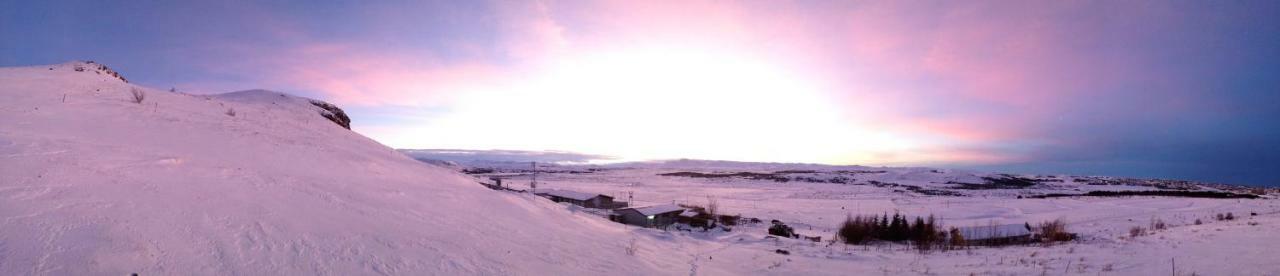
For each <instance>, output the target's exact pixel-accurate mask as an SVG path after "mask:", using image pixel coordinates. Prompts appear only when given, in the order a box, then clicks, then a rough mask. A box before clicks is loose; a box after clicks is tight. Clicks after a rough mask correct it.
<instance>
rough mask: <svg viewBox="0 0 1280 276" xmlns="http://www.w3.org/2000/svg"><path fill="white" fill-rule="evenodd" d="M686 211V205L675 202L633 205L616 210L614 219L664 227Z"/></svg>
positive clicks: (674, 221)
mask: <svg viewBox="0 0 1280 276" xmlns="http://www.w3.org/2000/svg"><path fill="white" fill-rule="evenodd" d="M684 211H685V209H684V207H680V206H677V205H674V204H663V205H653V206H645V207H631V208H621V209H617V210H614V211H613V213H614V215H613V216H610V217H611V218H612V219H613V220H614V221H617V222H621V223H626V224H630V225H636V226H644V227H654V228H662V227H666V226H668V225H671V224H673V223H676V218H677V217H679V216H680V213H683V212H684Z"/></svg>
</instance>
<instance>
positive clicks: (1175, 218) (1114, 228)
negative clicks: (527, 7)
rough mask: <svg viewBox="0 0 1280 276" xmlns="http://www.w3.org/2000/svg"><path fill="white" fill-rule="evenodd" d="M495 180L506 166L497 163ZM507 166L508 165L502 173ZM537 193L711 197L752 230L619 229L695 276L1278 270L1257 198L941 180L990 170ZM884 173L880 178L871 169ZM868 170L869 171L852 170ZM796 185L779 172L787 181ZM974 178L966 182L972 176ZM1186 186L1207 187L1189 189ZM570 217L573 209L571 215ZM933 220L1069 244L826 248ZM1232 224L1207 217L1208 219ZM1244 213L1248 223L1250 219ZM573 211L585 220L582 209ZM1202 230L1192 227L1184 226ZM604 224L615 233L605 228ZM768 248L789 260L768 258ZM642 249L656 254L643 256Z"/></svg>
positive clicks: (691, 168) (650, 167)
mask: <svg viewBox="0 0 1280 276" xmlns="http://www.w3.org/2000/svg"><path fill="white" fill-rule="evenodd" d="M493 167H496V169H497V170H499V171H503V170H504V168H505V171H520V170H521V169H520V168H519V167H518V166H515V165H511V164H507V165H500V166H493ZM513 168H514V169H513ZM850 170H854V171H859V172H858V173H853V174H848V173H845V175H853V176H852V178H855V179H858V180H856V181H849V183H845V184H838V183H814V182H805V181H794V180H793V181H787V182H779V181H775V180H770V179H752V177H716V178H701V177H687V176H665V175H664V174H672V173H687V172H699V173H705V174H734V173H741V172H753V173H759V174H768V173H769V172H778V171H816V172H813V173H807V172H806V173H803V175H805V176H799V177H800V178H803V177H807V176H820V175H826V176H828V177H830V176H831V175H833V173H830V172H831V171H850ZM539 171H542V172H540V173H539V174H538V176H537V180H538V188H551V189H567V190H575V191H582V192H591V193H600V194H604V195H611V196H614V197H616V198H618V199H619V200H624V201H625V200H626V199H627V196H628V193H630V194H631V195H632V196H633V199H634V202H635V203H634V204H633V205H650V204H663V203H673V202H674V203H679V204H690V205H704V206H705V205H706V204H707V202H708V198H712V199H714V200H715V201H717V203H718V204H719V206H720V209H721V210H722V211H721V213H725V214H741V215H743V216H744V217H752V218H759V219H761V220H763V221H764V222H765V223H761V224H752V225H742V226H739V227H736V228H734V229H733V231H731V232H727V233H725V232H713V233H701V232H682V231H666V232H664V231H660V230H653V229H637V230H633V231H636V232H638V233H641V234H644V235H651V236H655V237H663V238H670V239H673V240H677V241H681V242H680V244H683V247H687V248H685V249H681V250H680V251H683V253H684V254H692V255H696V256H699V257H700V258H699V260H698V263H699V268H701V269H703V270H704V271H703V272H710V271H716V272H723V273H726V274H737V273H751V274H755V273H765V274H778V275H795V274H794V273H803V274H845V275H872V274H876V275H879V274H888V275H892V274H900V273H907V274H938V275H969V274H971V273H972V274H977V275H1027V274H1035V275H1038V274H1050V275H1058V274H1085V275H1098V274H1101V275H1169V274H1170V272H1173V270H1174V269H1177V270H1178V275H1192V274H1197V275H1276V274H1278V273H1280V257H1277V255H1276V254H1280V251H1277V249H1275V248H1277V246H1280V239H1278V238H1280V236H1277V235H1276V234H1275V233H1276V232H1277V230H1280V225H1278V224H1277V223H1280V201H1278V200H1275V199H1270V198H1265V199H1209V198H1183V197H1153V196H1134V197H1062V198H1047V199H1040V198H1029V197H1028V198H1019V195H1026V196H1030V195H1036V194H1045V193H1057V192H1077V193H1078V192H1082V191H1092V190H1158V189H1157V188H1154V187H1147V186H1129V185H1118V186H1100V185H1087V184H1086V183H1083V182H1081V183H1076V182H1075V181H1072V180H1070V179H1075V177H1070V176H1056V177H1053V178H1064V179H1069V180H1068V181H1063V182H1049V183H1043V184H1037V185H1036V186H1032V187H1027V188H1021V189H989V190H967V189H948V188H946V187H957V186H958V185H955V184H946V182H947V181H949V180H955V179H966V178H968V179H980V177H982V176H992V174H983V173H972V172H954V171H943V170H933V169H919V168H867V167H821V166H818V167H814V166H808V165H767V164H752V163H716V162H711V163H703V162H689V161H675V162H668V163H641V164H618V165H606V166H556V165H551V166H550V167H549V168H542V169H539ZM880 171H884V172H883V173H879V172H880ZM865 172H875V173H865ZM477 176H478V178H480V179H485V178H486V177H490V176H501V177H503V178H505V180H504V184H506V185H508V186H510V187H513V188H516V189H523V188H525V187H527V186H528V183H529V181H530V176H529V175H528V174H527V173H501V172H499V173H494V174H478V175H477ZM795 178H797V177H795V176H793V177H792V179H795ZM870 181H876V182H879V183H896V184H900V185H912V186H918V187H924V188H930V189H938V190H948V191H954V192H956V193H959V194H960V195H957V196H933V195H924V194H920V193H916V192H911V191H905V190H904V189H902V188H901V187H902V186H897V187H893V186H885V187H878V186H876V185H872V184H868V182H870ZM972 182H976V181H972ZM1200 189H1205V190H1212V188H1207V187H1202V188H1200ZM573 208H576V207H573ZM894 212H901V213H903V214H909V215H912V216H916V215H920V216H927V215H934V216H936V217H937V218H939V219H940V221H941V223H942V224H944V225H945V226H948V227H972V226H985V225H990V224H1024V223H1029V224H1032V225H1035V224H1037V223H1040V222H1044V221H1048V220H1054V219H1064V220H1065V221H1067V222H1068V230H1069V231H1071V232H1074V233H1077V234H1080V236H1081V237H1080V239H1079V240H1078V241H1074V242H1069V243H1066V244H1061V245H1054V246H1048V247H1043V246H1011V247H1001V248H982V247H976V248H973V249H969V250H961V251H947V252H933V253H929V254H923V255H922V254H919V253H917V252H916V251H913V250H909V249H907V248H905V246H903V245H875V246H852V247H849V246H844V245H842V244H839V243H836V244H834V245H832V244H830V243H829V242H827V240H828V239H830V238H832V237H834V236H835V231H836V230H837V229H838V227H839V224H840V223H841V222H842V221H843V220H844V218H845V217H846V215H849V214H855V215H856V214H877V215H878V214H885V213H889V214H892V213H894ZM1223 213H1232V214H1234V215H1235V216H1237V217H1238V218H1237V219H1236V220H1232V221H1217V220H1216V219H1215V216H1216V215H1217V214H1223ZM1254 213H1256V214H1257V215H1256V216H1254V215H1251V214H1254ZM583 215H588V216H590V215H589V214H585V213H583ZM775 219H776V220H780V221H783V222H785V223H787V224H788V225H791V226H792V227H794V228H796V229H797V232H798V233H800V234H802V235H808V236H821V237H822V238H823V240H824V241H823V242H810V241H803V240H795V239H785V238H784V239H774V238H766V235H765V232H766V229H765V228H767V226H768V223H767V222H768V221H770V220H775ZM1197 219H1199V220H1201V221H1202V224H1201V225H1195V223H1194V222H1195V221H1196V220H1197ZM1153 220H1160V221H1163V222H1165V223H1167V224H1168V225H1169V226H1168V228H1167V229H1165V230H1161V231H1154V233H1153V234H1151V235H1146V236H1140V237H1137V238H1132V237H1130V233H1129V230H1130V228H1132V227H1134V226H1138V227H1144V228H1149V227H1150V226H1149V225H1150V224H1151V223H1152V221H1153ZM618 227H623V226H621V225H619V226H618ZM776 249H784V250H788V251H790V253H791V254H790V255H780V254H776V253H774V250H776ZM655 250H657V249H656V248H655Z"/></svg>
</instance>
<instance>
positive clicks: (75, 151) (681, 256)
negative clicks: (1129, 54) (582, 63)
mask: <svg viewBox="0 0 1280 276" xmlns="http://www.w3.org/2000/svg"><path fill="white" fill-rule="evenodd" d="M76 68H80V70H76ZM133 89H138V90H139V91H141V92H142V93H144V94H145V98H144V99H143V100H142V101H141V103H136V102H134V101H133V99H132V98H133V96H132V93H131V91H132V90H133ZM325 112H329V114H331V115H332V111H331V110H325V109H322V108H320V107H319V106H317V105H315V104H312V102H311V100H310V99H305V98H299V97H295V96H290V95H287V94H282V93H276V92H270V91H261V90H253V91H244V92H237V93H233V94H225V95H216V96H202V95H187V94H181V93H172V92H167V91H162V90H155V89H150V88H146V87H140V86H136V85H133V84H129V83H127V82H125V81H124V79H123V78H118V77H117V76H116V74H114V72H111V71H109V70H107V69H106V68H105V67H102V66H99V65H97V64H89V63H82V62H74V63H66V64H59V65H49V66H32V67H21V68H3V69H0V114H3V116H0V275H128V274H130V273H138V274H139V275H605V274H616V275H744V274H771V275H880V274H885V275H888V274H904V273H905V274H939V275H970V274H978V275H1028V274H1054V275H1056V274H1086V275H1099V274H1102V275H1167V274H1170V272H1171V270H1173V269H1175V268H1176V269H1177V272H1178V273H1179V274H1182V275H1190V274H1192V273H1197V274H1200V275H1276V274H1280V258H1277V257H1276V256H1277V255H1280V254H1278V253H1280V251H1278V250H1277V249H1276V248H1280V241H1278V240H1277V239H1276V236H1275V233H1276V230H1277V229H1280V228H1278V226H1280V214H1278V213H1277V212H1278V211H1280V202H1278V201H1277V200H1274V199H1270V198H1267V199H1188V198H1167V197H1130V198H1087V197H1083V198H1054V199H1029V198H1028V199H1019V198H1017V196H1020V195H1022V196H1025V195H1035V194H1044V193H1057V192H1063V193H1080V192H1087V191H1090V190H1155V189H1159V187H1155V186H1150V185H1147V186H1130V185H1089V183H1094V184H1099V183H1097V182H1105V181H1101V180H1100V179H1102V178H1097V179H1095V178H1077V177H1071V176H1016V178H1017V179H1019V180H1017V181H1013V182H1010V183H1015V184H1017V183H1024V182H1025V181H1027V179H1033V180H1036V181H1034V182H1035V184H1034V185H1033V186H1031V187H1022V188H1018V189H1010V188H1000V189H985V188H984V189H973V188H982V187H985V186H982V185H984V183H986V182H985V181H986V179H984V177H987V178H1015V176H1006V175H1000V174H991V173H979V172H963V171H951V170H935V169H929V168H873V167H852V166H850V167H830V166H820V165H803V164H760V163H730V162H710V161H694V160H685V161H675V162H653V163H630V164H617V165H607V166H597V165H573V166H550V167H548V168H541V169H539V170H540V171H545V172H544V173H540V174H539V178H538V179H539V181H540V182H542V184H540V185H539V187H538V188H549V189H567V190H575V191H582V192H595V193H603V194H610V195H615V196H617V197H618V198H619V199H623V200H625V198H626V196H624V194H626V193H627V192H631V193H632V194H633V195H634V197H635V198H634V199H635V200H634V201H635V202H634V203H637V204H658V203H671V202H676V203H687V204H704V203H705V202H706V201H707V199H708V198H714V199H715V200H717V201H718V202H719V204H720V205H721V206H720V208H721V212H722V213H731V214H742V215H744V216H748V217H755V218H760V219H763V220H764V221H766V223H760V224H748V225H740V226H737V227H735V228H733V229H732V230H731V231H727V232H726V231H715V232H683V231H663V230H657V229H646V228H636V227H632V226H625V225H622V224H617V223H614V222H610V221H608V220H606V219H604V218H602V217H601V215H600V214H601V212H600V211H598V210H585V209H581V208H578V207H575V206H569V205H567V204H556V203H552V202H550V201H548V200H545V199H543V198H541V197H536V196H533V195H530V194H527V193H516V192H509V191H495V190H490V189H487V188H484V187H483V186H481V185H477V181H487V177H488V176H490V175H495V176H502V177H506V178H507V181H506V182H505V183H507V184H509V185H510V184H515V187H516V188H520V186H519V185H520V183H525V182H522V180H523V177H527V176H526V175H525V174H524V172H521V171H519V170H521V169H527V167H525V166H526V164H521V163H511V162H482V163H485V164H499V165H501V164H507V165H510V166H509V167H502V166H505V165H502V166H498V167H500V168H499V171H497V172H494V173H491V174H483V175H471V176H469V175H465V174H462V173H459V172H458V171H459V170H463V169H476V168H475V167H473V166H468V165H467V163H465V162H435V163H434V164H439V165H430V164H427V163H423V162H418V161H416V160H414V159H413V158H410V157H408V156H406V155H404V154H402V153H401V152H398V151H396V150H393V149H391V148H388V147H386V146H383V145H381V144H379V143H377V142H375V141H373V140H370V139H368V138H366V137H363V136H361V135H359V134H358V133H355V132H351V131H349V130H347V129H345V128H343V127H341V126H339V125H338V124H335V123H334V122H331V121H330V120H329V119H327V118H325V117H322V116H321V114H322V113H325ZM352 119H353V121H354V123H355V124H359V120H360V118H352ZM451 161H452V160H451ZM440 165H443V166H440ZM779 171H789V172H786V173H778V172H779ZM743 172H752V173H755V174H744V175H738V176H731V177H723V176H722V174H727V173H743ZM670 173H685V174H683V175H684V176H681V174H677V175H669V176H663V175H660V174H670ZM779 175H783V176H779ZM477 176H480V177H477ZM691 176H696V177H691ZM707 177H710V178H707ZM779 177H785V178H786V179H787V181H785V182H781V181H779V180H778V178H779ZM837 179H839V180H837ZM1055 179H1056V180H1055ZM1058 180H1061V181H1058ZM873 181H874V182H873ZM1018 181H1024V182H1018ZM840 182H844V183H840ZM1102 184H1106V183H1102ZM1175 184H1176V183H1175ZM975 185H976V186H975ZM966 187H967V188H966ZM1203 189H1205V190H1214V189H1213V188H1203ZM930 193H943V194H946V195H930ZM894 211H899V212H903V213H905V214H910V215H929V214H933V215H935V216H937V217H939V218H941V219H942V222H943V223H944V224H946V225H949V226H973V225H986V224H989V223H993V222H995V223H1000V224H1016V223H1023V222H1030V223H1033V224H1034V223H1036V222H1040V221H1044V220H1050V219H1058V218H1062V219H1065V220H1066V221H1067V222H1068V223H1070V224H1069V225H1068V230H1070V231H1073V232H1077V233H1080V234H1081V235H1082V239H1081V240H1079V241H1076V242H1071V243H1067V244H1062V245H1055V246H1048V247H1041V246H1030V247H1021V246H1019V247H1004V248H974V249H970V250H959V251H947V252H933V253H929V254H920V253H917V252H916V251H913V250H909V249H907V248H905V247H904V246H902V245H878V246H844V245H840V244H831V243H828V242H827V241H828V240H829V239H830V237H831V236H832V231H833V230H834V228H835V226H836V225H837V224H838V223H839V222H840V220H842V219H843V218H844V217H845V216H846V215H848V214H882V213H885V212H894ZM1223 212H1233V213H1234V214H1235V215H1236V216H1237V217H1238V218H1237V219H1236V220H1233V221H1217V220H1214V219H1212V217H1213V216H1214V215H1215V214H1217V213H1223ZM1250 213H1258V215H1257V216H1252V215H1249V214H1250ZM771 219H777V220H780V221H784V222H786V223H788V224H790V225H792V226H793V227H795V228H796V229H797V230H798V231H799V232H800V233H801V234H804V235H810V236H820V237H822V238H823V242H811V241H805V240H795V239H785V238H784V239H777V238H772V237H767V235H765V227H766V226H767V224H768V223H767V221H769V220H771ZM1152 219H1160V220H1163V221H1165V222H1167V223H1169V224H1170V225H1171V226H1170V227H1169V229H1166V230H1162V231H1156V232H1155V233H1154V234H1152V235H1147V236H1141V237H1137V238H1129V237H1128V233H1127V230H1128V229H1129V227H1131V226H1135V225H1147V224H1148V223H1149V222H1150V221H1151V220H1152ZM1195 219H1201V220H1202V221H1203V224H1201V225H1195V224H1194V223H1193V222H1194V221H1195ZM779 249H782V250H786V251H787V252H789V254H786V255H784V254H779V253H776V252H777V250H779Z"/></svg>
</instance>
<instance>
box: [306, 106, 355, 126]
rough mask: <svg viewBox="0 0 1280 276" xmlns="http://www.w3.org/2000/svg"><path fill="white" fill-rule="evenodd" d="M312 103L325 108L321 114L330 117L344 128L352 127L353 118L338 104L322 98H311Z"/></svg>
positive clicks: (326, 117)
mask: <svg viewBox="0 0 1280 276" xmlns="http://www.w3.org/2000/svg"><path fill="white" fill-rule="evenodd" d="M311 104H312V105H315V106H317V107H320V109H323V110H321V111H320V116H324V118H325V119H329V120H330V121H333V123H335V124H338V125H340V126H342V127H343V128H346V129H351V118H350V117H347V113H346V112H343V111H342V109H341V108H338V106H336V105H333V104H330V103H327V102H324V101H320V100H311Z"/></svg>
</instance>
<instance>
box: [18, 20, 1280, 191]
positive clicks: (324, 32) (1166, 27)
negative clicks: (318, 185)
mask: <svg viewBox="0 0 1280 276" xmlns="http://www.w3.org/2000/svg"><path fill="white" fill-rule="evenodd" d="M1278 13H1280V3H1278V2H1274V1H1237V2H1192V1H1141V2H1139V1H1127V2H1117V1H1069V2H1063V1H799V2H784V1H740V2H731V1H523V2H516V1H461V2H450V1H442V2H424V1H404V2H398V1H387V2H377V3H366V2H360V3H356V2H350V3H312V2H292V3H288V2H262V3H236V4H234V5H232V4H225V3H210V2H201V1H190V2H187V1H172V2H134V3H105V2H97V1H40V2H18V1H10V2H5V3H0V38H3V40H4V43H0V65H3V66H14V65H29V64H45V63H58V62H63V61H66V60H71V59H93V60H97V61H99V62H103V63H105V64H108V65H110V66H112V67H115V68H119V69H121V71H122V72H124V73H125V74H127V75H128V77H129V78H130V79H131V80H136V81H137V82H140V83H143V84H147V85H152V86H157V87H169V86H173V87H177V88H178V89H179V90H183V91H189V92H196V93H219V92H227V91H236V90H243V89H250V88H265V89H272V90H281V91H286V92H291V93H296V94H302V95H305V96H312V97H318V98H323V99H326V100H329V101H332V102H335V103H337V104H339V105H341V106H343V107H344V108H345V109H347V110H348V111H349V113H351V114H352V115H353V117H354V118H356V122H355V124H354V126H353V127H355V129H356V130H357V131H359V132H361V133H364V134H366V135H369V136H371V137H373V138H374V139H377V140H379V141H381V142H383V143H385V144H388V145H390V146H393V147H398V148H461V149H495V148H499V149H513V150H566V151H574V152H584V153H591V154H601V155H608V156H617V157H621V158H624V159H658V158H700V159H721V160H741V161H776V162H822V163H835V164H866V165H933V166H952V167H967V168H983V169H997V170H1011V171H1026V172H1062V173H1074V174H1110V175H1126V176H1141V177H1167V178H1188V179H1196V180H1208V181H1221V182H1227V183H1242V184H1275V183H1277V182H1280V174H1276V173H1275V172H1277V171H1280V124H1277V123H1276V122H1274V118H1280V104H1277V103H1280V55H1278V54H1280V18H1277V17H1275V16H1274V15H1275V14H1278Z"/></svg>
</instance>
